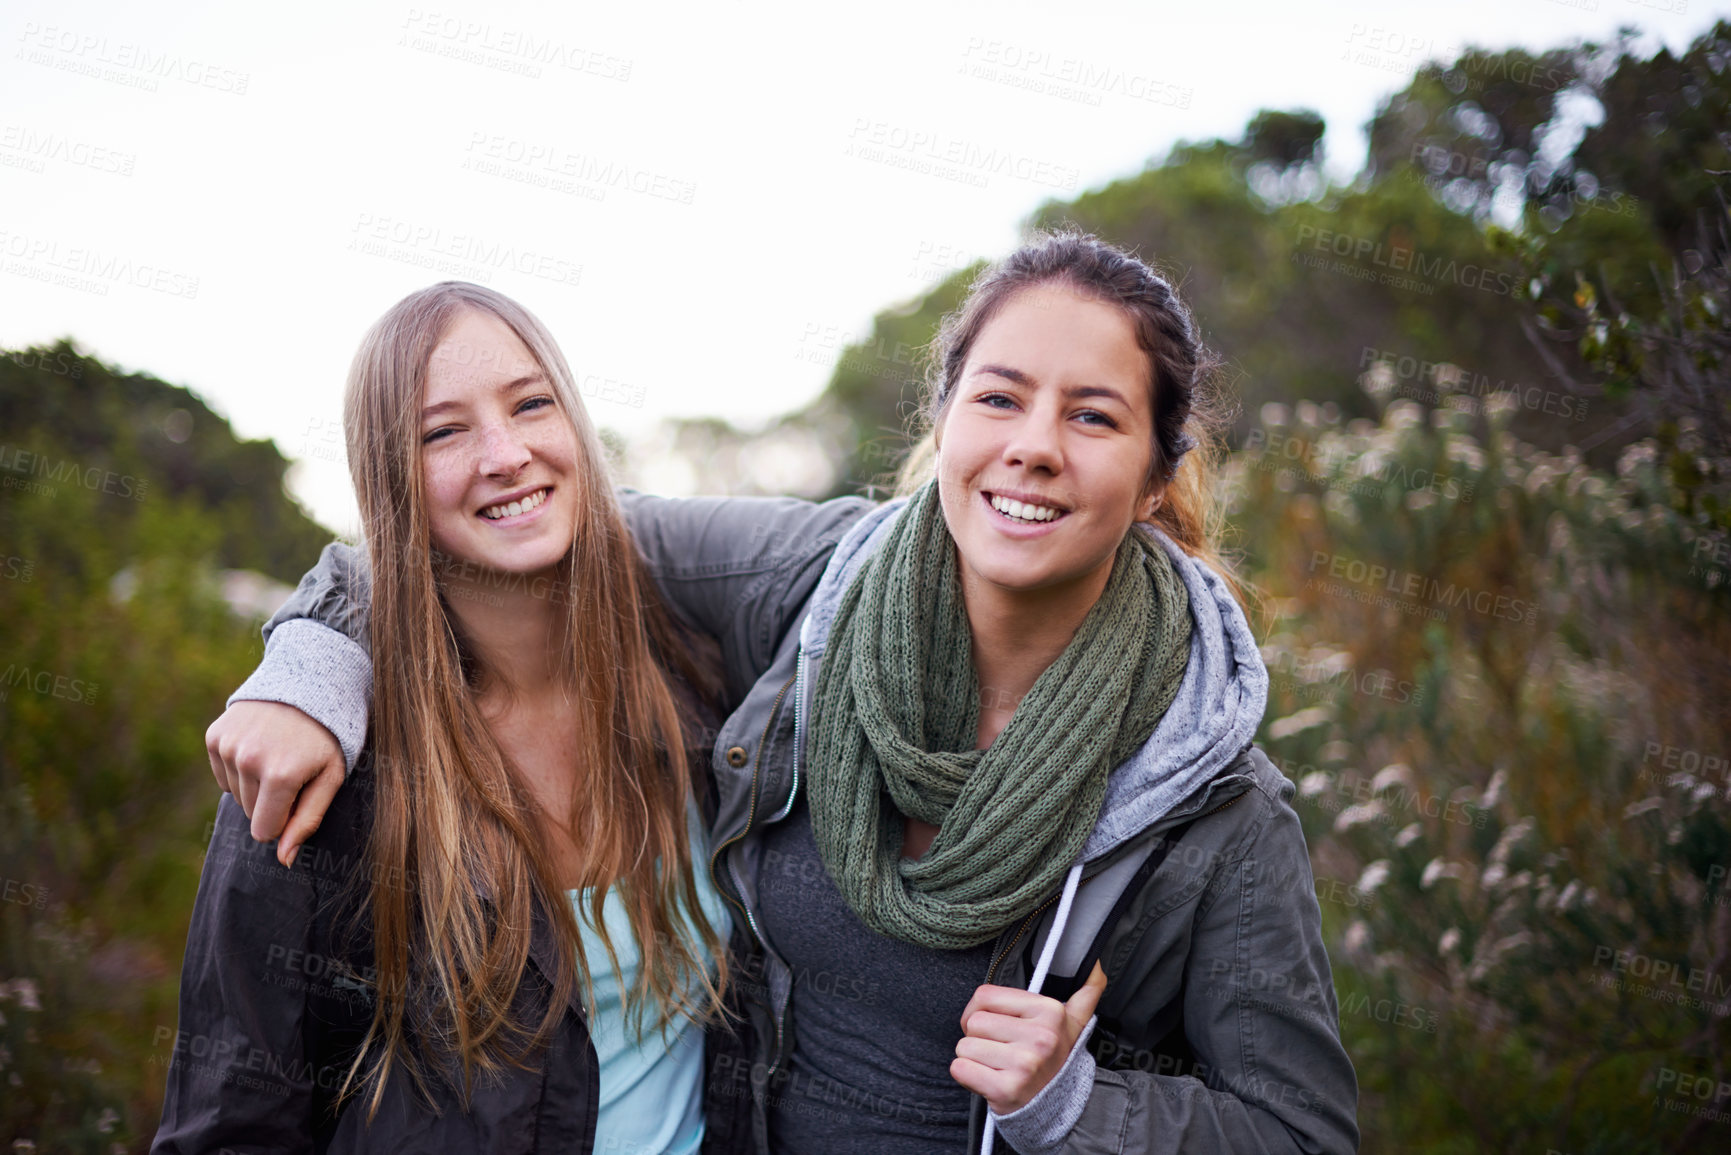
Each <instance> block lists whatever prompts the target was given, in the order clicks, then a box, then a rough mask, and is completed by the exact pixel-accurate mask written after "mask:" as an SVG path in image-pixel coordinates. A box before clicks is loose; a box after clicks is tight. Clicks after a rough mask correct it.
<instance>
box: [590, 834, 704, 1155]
mask: <svg viewBox="0 0 1731 1155" xmlns="http://www.w3.org/2000/svg"><path fill="white" fill-rule="evenodd" d="M687 828H688V829H689V830H690V832H691V857H692V860H693V864H694V866H695V871H694V872H695V874H696V875H697V895H698V898H699V900H700V904H701V905H702V907H703V913H704V915H705V916H706V917H707V918H708V919H709V925H710V926H712V927H713V928H715V933H716V934H717V935H718V936H720V938H721V941H722V942H723V943H726V942H727V936H728V933H729V930H730V928H731V925H732V924H731V922H730V921H729V919H728V914H727V907H726V904H725V903H724V902H723V901H722V899H721V896H720V895H719V894H717V893H716V890H715V883H714V881H713V880H712V879H711V878H710V876H709V851H708V846H709V839H708V837H707V834H706V832H705V830H704V828H703V822H702V820H701V819H700V818H699V817H698V814H697V808H696V807H695V806H693V807H692V808H691V810H690V821H689V822H688V824H687ZM567 894H568V895H569V896H570V898H571V900H572V901H573V902H576V903H578V907H577V924H578V927H579V929H580V930H581V932H582V935H583V957H584V958H586V959H587V960H588V962H589V971H590V976H591V984H592V987H593V990H594V999H595V1008H594V1013H593V1014H592V1016H591V1017H590V1020H589V1037H590V1038H591V1039H592V1040H593V1041H594V1043H595V1054H596V1057H597V1058H598V1060H599V1061H600V1065H601V1107H600V1113H599V1117H598V1118H597V1120H596V1123H595V1150H596V1151H597V1152H598V1153H605V1152H620V1153H622V1155H623V1153H627V1152H628V1153H630V1155H695V1152H696V1151H697V1149H698V1147H699V1146H700V1145H701V1144H702V1142H703V1028H702V1027H701V1026H697V1025H694V1024H693V1023H691V1022H690V1021H689V1020H685V1019H676V1020H675V1021H673V1022H672V1023H670V1024H668V1026H667V1029H666V1031H665V1032H662V1033H658V1032H656V1031H655V1030H654V1028H653V1023H654V1018H655V1015H654V1009H653V1008H646V1010H645V1014H644V1019H645V1023H646V1025H645V1029H644V1032H643V1038H642V1039H641V1040H640V1039H638V1038H637V1037H636V1035H635V1034H634V1033H633V1032H631V1031H628V1030H627V1029H626V1026H625V1012H624V1005H623V1003H622V1001H621V997H620V996H621V991H622V990H627V989H630V987H631V986H633V985H634V984H635V983H636V981H637V975H638V971H639V970H640V968H641V967H642V962H643V960H642V956H641V955H640V953H639V952H638V949H637V939H636V937H635V936H634V935H633V934H632V933H631V921H630V919H629V918H627V917H626V913H625V907H624V904H623V903H622V902H621V901H620V898H619V892H618V889H617V888H614V889H612V890H609V891H608V892H607V899H606V901H605V902H604V903H603V904H602V918H603V920H604V921H605V922H606V924H607V934H608V937H609V938H611V939H612V940H613V949H614V950H616V951H617V952H618V953H619V967H620V971H623V975H621V973H620V972H619V971H615V970H614V969H613V968H612V967H611V966H609V965H608V962H607V948H606V947H605V946H603V945H602V944H601V936H600V935H599V934H597V933H596V932H595V930H594V929H593V928H591V927H590V926H588V925H587V924H586V923H585V922H584V919H583V912H584V910H585V909H586V908H587V906H588V898H589V895H588V893H587V892H586V891H578V890H572V891H568V892H567Z"/></svg>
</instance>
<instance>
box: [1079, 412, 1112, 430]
mask: <svg viewBox="0 0 1731 1155" xmlns="http://www.w3.org/2000/svg"><path fill="white" fill-rule="evenodd" d="M1076 417H1077V418H1078V419H1079V420H1081V421H1082V422H1083V423H1084V424H1087V425H1095V426H1098V427H1100V428H1101V429H1116V428H1118V423H1117V422H1116V421H1114V420H1112V418H1110V417H1108V416H1106V415H1105V414H1104V413H1102V412H1100V411H1099V410H1098V409H1084V410H1082V412H1080V413H1078V414H1076Z"/></svg>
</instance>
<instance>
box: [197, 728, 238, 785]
mask: <svg viewBox="0 0 1731 1155" xmlns="http://www.w3.org/2000/svg"><path fill="white" fill-rule="evenodd" d="M221 726H222V719H221V718H218V719H217V720H216V721H214V722H212V723H211V724H210V728H209V729H208V730H206V731H205V732H204V749H205V753H206V754H208V755H209V756H210V773H211V776H212V777H214V778H215V779H216V786H217V789H218V790H221V791H222V792H223V793H224V794H232V793H234V787H233V785H232V784H231V783H230V780H229V775H228V764H227V763H226V762H224V761H223V759H222V754H221V752H220V747H221V741H220V736H219V728H220V727H221Z"/></svg>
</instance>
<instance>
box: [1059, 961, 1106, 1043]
mask: <svg viewBox="0 0 1731 1155" xmlns="http://www.w3.org/2000/svg"><path fill="white" fill-rule="evenodd" d="M1105 993H1106V971H1105V970H1104V968H1102V967H1101V966H1100V964H1099V963H1098V962H1096V963H1095V964H1094V969H1093V970H1091V971H1089V972H1088V981H1087V982H1085V983H1083V984H1082V985H1081V987H1080V988H1078V989H1077V991H1076V993H1075V994H1073V995H1071V996H1070V1001H1069V1002H1067V1003H1065V1004H1064V1017H1065V1018H1067V1019H1069V1020H1070V1022H1071V1023H1073V1024H1075V1026H1076V1028H1077V1029H1078V1030H1080V1029H1081V1027H1082V1026H1083V1025H1084V1024H1085V1023H1087V1021H1088V1020H1089V1019H1091V1018H1093V1017H1094V1008H1095V1007H1097V1006H1099V1005H1100V996H1101V995H1103V994H1105Z"/></svg>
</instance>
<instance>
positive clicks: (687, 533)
mask: <svg viewBox="0 0 1731 1155" xmlns="http://www.w3.org/2000/svg"><path fill="white" fill-rule="evenodd" d="M619 499H620V503H621V506H622V507H623V509H624V512H625V519H626V522H627V524H628V525H629V526H630V528H631V533H632V537H633V538H634V540H635V541H636V543H637V548H638V551H639V552H640V553H641V554H642V555H643V558H644V561H645V562H646V564H647V565H648V567H649V571H650V574H651V575H652V576H653V577H654V578H655V580H656V583H657V585H658V586H659V587H660V589H661V591H662V594H663V596H664V597H666V599H667V601H668V604H669V605H671V606H672V607H673V609H674V611H675V612H676V613H678V614H680V615H682V616H683V617H684V618H685V619H686V620H687V621H688V622H690V623H691V624H692V625H693V626H694V627H696V628H697V629H698V630H701V631H703V632H704V633H708V634H711V635H713V636H715V637H716V638H718V639H720V641H721V647H722V661H723V666H724V669H725V672H726V680H727V692H728V698H729V700H730V701H738V700H739V699H740V698H741V697H743V696H744V694H745V692H746V691H747V690H749V689H750V688H751V686H752V684H753V683H754V682H756V681H757V679H758V678H759V677H761V676H762V674H763V672H764V671H765V670H766V669H768V668H769V663H770V661H771V660H772V658H773V657H774V655H775V650H776V647H777V646H778V645H779V644H780V642H781V639H782V637H783V635H784V634H786V632H787V631H788V630H789V629H790V628H792V627H793V625H794V624H795V623H796V622H797V621H798V616H799V614H800V612H801V611H802V610H803V608H804V605H805V602H806V600H807V599H808V598H809V597H810V596H811V591H812V590H813V589H814V588H815V587H816V585H817V581H818V578H820V577H821V576H822V575H823V569H824V566H825V564H826V563H827V562H828V561H829V556H830V554H831V553H832V552H834V550H835V546H836V543H837V542H838V541H840V540H841V537H842V535H843V534H844V533H846V532H847V530H848V528H849V527H850V526H852V525H853V523H854V522H855V521H857V520H859V518H860V517H862V516H864V515H865V514H866V513H867V512H868V511H869V510H870V509H872V508H873V503H871V502H868V501H865V500H864V499H861V498H851V497H850V498H838V499H836V500H834V501H827V502H823V503H821V504H817V503H813V502H809V501H799V500H796V499H793V498H748V497H742V498H684V499H680V498H664V497H652V496H650V495H648V494H642V493H636V492H633V491H631V490H622V491H620V493H619ZM370 604H371V574H370V571H369V569H368V567H367V562H366V556H365V554H364V553H363V552H362V551H360V550H357V549H355V548H353V547H351V546H348V545H345V544H343V543H341V542H333V543H332V544H330V545H328V546H326V547H325V548H324V551H323V552H322V553H321V554H320V555H319V561H318V564H317V565H316V566H314V567H313V568H312V569H311V570H310V571H309V572H308V573H307V574H306V576H305V577H303V578H302V579H301V582H300V585H299V586H298V587H297V588H296V590H295V592H294V594H293V596H291V597H290V598H289V600H288V601H287V602H285V603H284V604H283V606H282V608H281V609H279V610H277V612H276V613H275V614H273V615H272V616H271V619H270V620H269V621H268V622H266V623H265V626H264V637H265V643H266V645H265V656H264V661H263V662H261V663H260V665H259V668H258V669H257V670H255V671H254V672H253V674H252V676H251V677H249V678H248V679H247V680H246V682H245V683H243V684H242V685H241V687H240V689H238V690H236V691H235V693H234V694H233V695H232V696H231V697H230V698H229V701H230V703H233V702H236V701H242V700H262V701H271V702H283V703H286V704H287V705H290V706H294V707H296V708H297V709H299V710H301V711H302V712H304V713H305V714H307V715H308V716H309V717H311V718H313V719H314V720H315V721H317V722H319V723H320V724H321V725H323V726H324V727H325V728H326V729H327V730H329V731H330V732H331V733H332V734H333V735H335V736H336V738H337V741H338V743H339V744H340V745H341V746H342V748H343V754H344V757H345V758H346V760H347V762H348V766H349V769H351V770H352V769H354V764H355V759H356V757H358V756H359V754H360V749H361V746H362V744H363V742H364V741H365V737H366V727H367V710H368V706H369V701H370V697H371V691H372V661H371V658H370V657H369V650H368V645H367V610H368V607H369V606H370Z"/></svg>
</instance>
